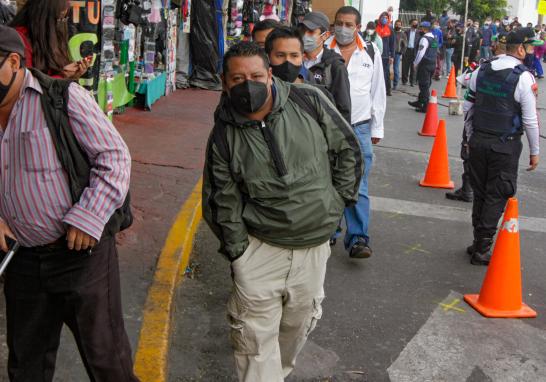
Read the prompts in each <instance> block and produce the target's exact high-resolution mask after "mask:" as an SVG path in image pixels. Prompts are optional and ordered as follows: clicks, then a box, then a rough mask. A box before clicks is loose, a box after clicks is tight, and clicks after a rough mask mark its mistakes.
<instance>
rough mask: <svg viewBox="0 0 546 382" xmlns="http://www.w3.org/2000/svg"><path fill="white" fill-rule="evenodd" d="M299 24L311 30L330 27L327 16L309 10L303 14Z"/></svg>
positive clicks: (325, 29) (323, 29)
mask: <svg viewBox="0 0 546 382" xmlns="http://www.w3.org/2000/svg"><path fill="white" fill-rule="evenodd" d="M301 24H303V25H305V27H306V28H307V29H309V30H312V31H314V30H315V29H320V30H321V31H327V30H328V29H330V20H329V19H328V16H326V15H325V14H324V13H322V12H309V13H308V14H306V15H305V17H304V18H303V21H302V22H301ZM301 24H300V25H301Z"/></svg>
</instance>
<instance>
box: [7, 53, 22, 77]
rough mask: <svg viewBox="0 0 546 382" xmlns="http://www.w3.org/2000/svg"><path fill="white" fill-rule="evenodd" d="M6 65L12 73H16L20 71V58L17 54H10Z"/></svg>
mask: <svg viewBox="0 0 546 382" xmlns="http://www.w3.org/2000/svg"><path fill="white" fill-rule="evenodd" d="M8 64H9V65H10V66H11V68H12V71H13V72H16V71H18V70H19V69H21V57H19V55H18V54H17V53H11V54H10V55H9V57H8Z"/></svg>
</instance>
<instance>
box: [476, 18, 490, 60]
mask: <svg viewBox="0 0 546 382" xmlns="http://www.w3.org/2000/svg"><path fill="white" fill-rule="evenodd" d="M479 37H480V59H482V60H489V59H490V58H491V57H492V52H491V46H492V45H493V30H492V28H491V25H490V24H489V23H488V22H486V23H485V24H484V25H483V28H482V29H481V30H480V35H479Z"/></svg>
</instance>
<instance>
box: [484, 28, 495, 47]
mask: <svg viewBox="0 0 546 382" xmlns="http://www.w3.org/2000/svg"><path fill="white" fill-rule="evenodd" d="M481 35H482V39H483V41H482V46H491V39H492V38H493V30H492V29H491V27H489V28H487V29H485V28H482V30H481Z"/></svg>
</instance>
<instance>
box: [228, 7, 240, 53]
mask: <svg viewBox="0 0 546 382" xmlns="http://www.w3.org/2000/svg"><path fill="white" fill-rule="evenodd" d="M243 5H244V1H243V0H229V5H228V18H227V19H228V21H227V29H228V30H227V41H226V43H227V45H228V46H231V45H234V44H236V43H237V42H239V41H241V37H242V34H243Z"/></svg>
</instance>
